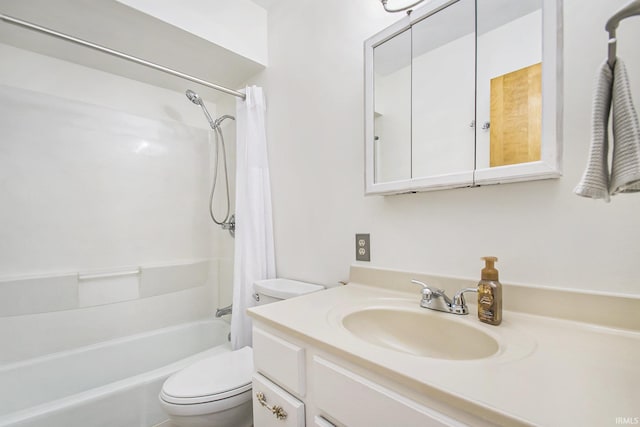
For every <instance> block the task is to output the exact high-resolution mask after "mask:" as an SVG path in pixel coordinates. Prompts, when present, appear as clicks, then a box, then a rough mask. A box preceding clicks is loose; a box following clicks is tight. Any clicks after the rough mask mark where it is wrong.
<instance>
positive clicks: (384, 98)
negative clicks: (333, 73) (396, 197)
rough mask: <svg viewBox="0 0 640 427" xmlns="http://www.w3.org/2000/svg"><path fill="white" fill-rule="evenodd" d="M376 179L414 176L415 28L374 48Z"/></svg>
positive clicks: (396, 179) (395, 179)
mask: <svg viewBox="0 0 640 427" xmlns="http://www.w3.org/2000/svg"><path fill="white" fill-rule="evenodd" d="M373 62H374V70H375V74H374V77H373V78H374V100H375V101H374V110H375V111H374V117H375V118H374V134H375V136H374V163H375V172H374V181H375V182H389V181H398V180H403V179H409V178H411V30H410V29H409V30H406V31H404V32H402V33H400V34H398V35H396V36H395V37H393V38H391V39H389V40H387V41H386V42H384V43H382V44H380V45H378V46H376V47H374V49H373Z"/></svg>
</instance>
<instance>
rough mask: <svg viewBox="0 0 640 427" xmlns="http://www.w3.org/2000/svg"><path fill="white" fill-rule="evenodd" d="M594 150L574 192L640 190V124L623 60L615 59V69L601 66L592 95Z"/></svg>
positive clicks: (599, 195)
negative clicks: (610, 149)
mask: <svg viewBox="0 0 640 427" xmlns="http://www.w3.org/2000/svg"><path fill="white" fill-rule="evenodd" d="M612 104H613V117H612V121H613V126H612V127H613V140H612V145H613V156H612V172H611V179H609V166H608V154H609V134H608V124H609V111H610V110H611V105H612ZM591 131H592V134H591V149H590V151H589V161H588V163H587V168H586V170H585V172H584V174H583V176H582V179H581V180H580V183H579V184H578V186H577V187H576V188H575V189H574V192H575V193H576V194H577V195H579V196H583V197H591V198H594V199H604V200H605V201H607V202H608V201H609V200H610V199H609V195H610V194H611V195H614V194H618V193H627V192H628V193H630V192H636V191H640V124H638V115H637V113H636V110H635V108H634V106H633V99H632V96H631V87H630V85H629V77H628V75H627V69H626V67H625V65H624V62H623V61H622V60H621V59H620V58H616V62H615V65H614V70H613V72H612V71H611V68H610V67H609V65H608V63H607V62H606V61H605V62H604V63H603V64H602V66H601V67H600V70H599V73H598V77H597V83H596V88H595V91H594V96H593V113H592V130H591Z"/></svg>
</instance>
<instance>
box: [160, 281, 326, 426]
mask: <svg viewBox="0 0 640 427" xmlns="http://www.w3.org/2000/svg"><path fill="white" fill-rule="evenodd" d="M253 287H254V290H255V293H254V298H255V300H256V305H263V304H269V303H272V302H276V301H280V300H283V299H288V298H293V297H296V296H299V295H304V294H309V293H312V292H317V291H320V290H322V289H324V287H323V286H321V285H314V284H311V283H305V282H299V281H296V280H289V279H267V280H258V281H256V282H254V284H253ZM252 375H253V349H252V348H251V347H244V348H241V349H239V350H235V351H227V352H224V353H220V354H216V355H215V356H211V357H208V358H206V359H202V360H200V361H198V362H196V363H194V364H193V365H191V366H189V367H187V368H185V369H183V370H181V371H178V372H176V373H175V374H173V375H172V376H170V377H169V378H168V379H167V380H166V381H165V383H164V384H163V385H162V391H161V392H160V396H159V398H160V404H161V406H162V408H163V409H164V411H165V412H166V413H167V414H168V415H169V418H170V420H171V422H172V424H173V425H174V426H175V427H250V426H251V425H253V414H252V402H251V377H252Z"/></svg>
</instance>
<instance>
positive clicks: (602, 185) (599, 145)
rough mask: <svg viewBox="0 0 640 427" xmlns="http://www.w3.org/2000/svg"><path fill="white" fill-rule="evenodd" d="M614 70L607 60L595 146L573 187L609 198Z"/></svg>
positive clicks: (596, 96)
mask: <svg viewBox="0 0 640 427" xmlns="http://www.w3.org/2000/svg"><path fill="white" fill-rule="evenodd" d="M612 83H613V73H612V72H611V68H610V67H609V64H608V63H607V62H606V61H605V62H604V63H603V64H602V65H601V66H600V70H599V72H598V75H597V78H596V86H595V89H594V91H593V111H592V113H591V148H590V150H589V161H588V162H587V168H586V169H585V171H584V174H583V175H582V179H581V180H580V183H579V184H578V186H577V187H576V188H575V189H574V190H573V191H574V193H576V194H577V195H579V196H583V197H591V198H594V199H605V201H607V202H608V201H609V165H608V159H607V156H608V152H609V133H608V129H607V128H608V125H609V111H610V109H611V87H612Z"/></svg>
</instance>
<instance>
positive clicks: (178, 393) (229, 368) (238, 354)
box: [160, 347, 253, 406]
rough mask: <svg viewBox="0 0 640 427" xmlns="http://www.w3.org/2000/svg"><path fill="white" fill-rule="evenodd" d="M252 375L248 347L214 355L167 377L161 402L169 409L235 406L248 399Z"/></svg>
mask: <svg viewBox="0 0 640 427" xmlns="http://www.w3.org/2000/svg"><path fill="white" fill-rule="evenodd" d="M252 374H253V349H252V348H251V347H244V348H241V349H240V350H235V351H229V352H225V353H221V354H217V355H215V356H212V357H208V358H206V359H202V360H200V361H198V362H196V363H194V364H193V365H191V366H189V367H188V368H186V369H184V370H182V371H179V372H177V373H175V374H174V375H172V376H171V377H169V378H168V379H167V381H165V383H164V385H163V386H162V391H161V392H160V399H161V400H162V401H164V403H167V404H170V405H197V404H207V403H213V402H218V403H219V404H220V405H223V404H225V403H226V404H228V405H232V404H237V401H238V400H242V401H244V400H246V399H251V376H252ZM245 395H246V396H245ZM234 397H235V398H234ZM222 401H225V402H222ZM207 406H209V405H207ZM216 406H217V405H216ZM225 406H226V405H225Z"/></svg>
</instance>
